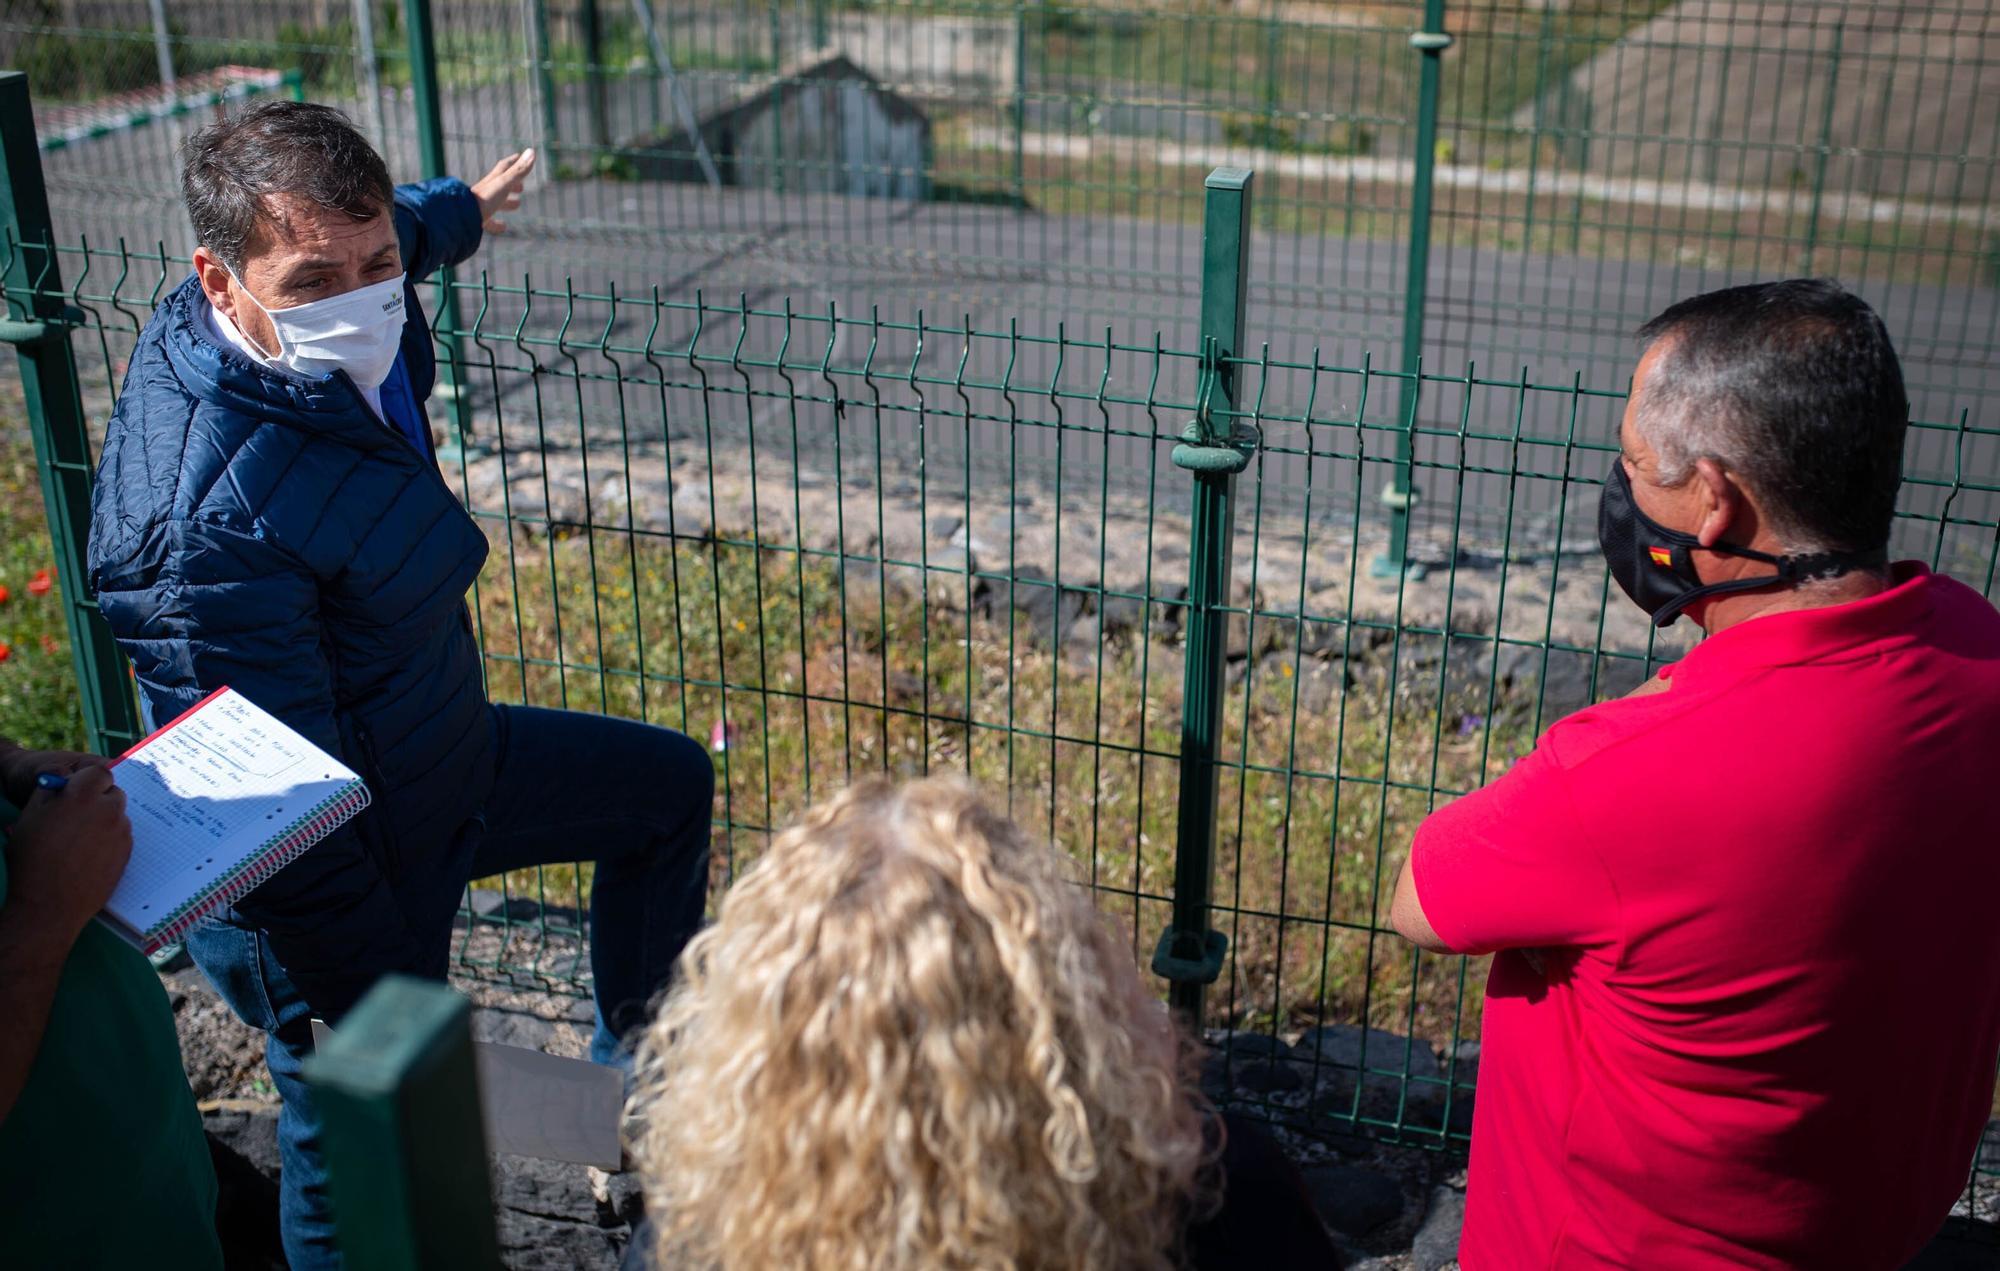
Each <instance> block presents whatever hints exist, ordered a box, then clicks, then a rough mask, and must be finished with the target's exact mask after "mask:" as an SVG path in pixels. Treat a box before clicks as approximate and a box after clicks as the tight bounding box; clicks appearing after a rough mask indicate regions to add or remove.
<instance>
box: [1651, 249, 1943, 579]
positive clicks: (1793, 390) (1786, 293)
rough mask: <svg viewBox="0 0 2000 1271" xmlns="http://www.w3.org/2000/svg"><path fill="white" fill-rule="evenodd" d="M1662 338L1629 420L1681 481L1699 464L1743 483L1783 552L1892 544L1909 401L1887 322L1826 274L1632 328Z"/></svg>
mask: <svg viewBox="0 0 2000 1271" xmlns="http://www.w3.org/2000/svg"><path fill="white" fill-rule="evenodd" d="M1639 338H1640V339H1641V340H1642V341H1644V342H1645V343H1646V344H1648V345H1651V344H1653V343H1655V342H1657V341H1662V340H1664V341H1666V344H1665V346H1664V347H1663V348H1662V349H1661V350H1660V357H1659V361H1657V362H1655V363H1654V365H1653V369H1652V373H1651V374H1650V375H1648V376H1647V381H1646V389H1645V397H1644V399H1643V400H1641V401H1640V402H1638V403H1636V406H1637V414H1636V416H1635V422H1637V423H1638V424H1639V426H1640V427H1641V428H1642V429H1644V431H1645V433H1646V438H1647V440H1648V442H1649V443H1650V444H1651V445H1652V446H1653V447H1654V448H1655V449H1656V450H1658V451H1659V452H1660V455H1661V467H1662V478H1661V479H1662V480H1664V481H1666V482H1667V483H1668V484H1677V483H1678V482H1679V481H1680V480H1683V479H1685V476H1686V472H1687V470H1689V469H1691V468H1692V467H1693V465H1694V462H1695V461H1696V460H1697V459H1701V458H1703V457H1709V458H1714V459H1715V460H1717V461H1718V462H1720V463H1722V464H1723V465H1724V466H1725V467H1727V468H1730V469H1731V470H1733V471H1735V472H1737V473H1740V474H1741V475H1742V476H1744V477H1745V478H1746V479H1747V481H1748V483H1749V484H1750V486H1751V488H1753V489H1754V490H1755V491H1756V493H1757V496H1758V499H1759V500H1760V503H1761V504H1762V506H1763V508H1764V510H1765V512H1766V513H1767V514H1768V515H1769V516H1770V518H1771V520H1772V522H1773V527H1772V528H1773V529H1774V530H1775V531H1776V532H1777V533H1778V534H1779V536H1780V537H1781V538H1786V539H1789V540H1791V541H1790V542H1788V543H1787V547H1788V548H1789V549H1790V550H1793V551H1848V552H1853V551H1866V550H1868V549H1871V548H1875V547H1880V546H1882V545H1883V544H1885V543H1887V542H1888V541H1889V529H1890V523H1891V521H1892V520H1893V519H1894V517H1895V513H1896V490H1897V487H1898V486H1900V485H1901V484H1902V480H1903V434H1904V432H1905V431H1906V430H1907V429H1908V427H1909V422H1910V399H1909V397H1908V395H1907V394H1906V393H1905V392H1904V389H1903V368H1902V365H1901V364H1900V363H1899V362H1898V361H1897V360H1896V349H1895V346H1894V345H1892V344H1891V343H1890V342H1889V331H1888V328H1886V327H1884V326H1883V325H1882V320H1881V319H1880V318H1878V317H1876V316H1875V311H1874V310H1873V309H1870V308H1869V307H1868V305H1867V302H1865V301H1863V300H1862V299H1861V297H1859V296H1857V295H1855V294H1854V293H1852V292H1850V291H1848V290H1847V289H1846V288H1844V287H1842V286H1841V285H1840V284H1839V283H1836V282H1833V281H1831V280H1829V279H1824V278H1794V279H1790V280H1787V281H1785V282H1764V283H1753V284H1751V285H1749V286H1745V287H1727V288H1724V289H1723V290H1721V291H1711V292H1709V293H1707V294H1706V295H1701V296H1696V297H1694V298H1693V299H1690V300H1683V301H1681V302H1680V303H1679V304H1677V305H1674V306H1673V307H1672V308H1670V309H1668V310H1667V311H1666V312H1665V313H1662V314H1661V315H1660V316H1659V317H1657V318H1654V319H1653V320H1652V321H1651V322H1648V323H1647V324H1646V325H1645V326H1643V327H1640V328H1639Z"/></svg>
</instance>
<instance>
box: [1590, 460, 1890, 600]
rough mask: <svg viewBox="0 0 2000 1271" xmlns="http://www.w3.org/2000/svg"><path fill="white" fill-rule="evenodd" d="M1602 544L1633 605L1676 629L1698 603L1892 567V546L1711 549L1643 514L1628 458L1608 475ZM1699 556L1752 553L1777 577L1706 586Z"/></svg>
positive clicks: (1601, 511)
mask: <svg viewBox="0 0 2000 1271" xmlns="http://www.w3.org/2000/svg"><path fill="white" fill-rule="evenodd" d="M1597 541H1598V542H1599V543H1600V544H1602V545H1603V547H1604V559H1605V560H1606V561H1608V562H1610V565H1611V576H1612V577H1613V578H1615V579H1617V580H1618V585H1619V587H1621V588H1623V589H1624V592H1625V594H1626V595H1627V596H1630V597H1631V598H1632V603H1633V604H1635V605H1637V606H1639V607H1640V608H1641V609H1644V610H1645V611H1646V612H1647V613H1650V614H1652V615H1653V622H1654V624H1655V625H1656V626H1662V627H1665V626H1671V625H1672V624H1673V621H1674V619H1676V618H1678V617H1680V616H1681V610H1683V609H1685V608H1687V607H1688V606H1689V605H1691V604H1693V603H1694V602H1695V601H1697V600H1701V599H1704V598H1706V597H1709V596H1720V595H1725V594H1727V593H1730V592H1737V591H1759V590H1761V589H1763V588H1765V587H1777V586H1781V585H1782V586H1787V587H1789V586H1793V585H1795V584H1797V583H1800V582H1804V581H1805V580H1807V579H1809V578H1832V577H1834V576H1836V575H1839V574H1844V573H1847V572H1848V571H1850V570H1855V569H1880V568H1881V567H1882V566H1884V565H1886V564H1888V561H1889V550H1888V548H1887V547H1886V546H1884V547H1877V548H1873V549H1871V550H1869V551H1864V552H1821V553H1818V554H1815V555H1809V556H1773V555H1771V554H1770V553H1768V552H1759V551H1753V550H1752V549H1750V548H1748V547H1738V546H1736V545H1735V544H1733V543H1717V544H1716V545H1715V546H1713V547H1709V548H1704V547H1702V545H1701V540H1700V539H1698V538H1696V537H1695V536H1694V535H1692V534H1684V533H1682V532H1681V531H1679V530H1670V529H1668V528H1667V527H1666V526H1664V525H1662V524H1660V523H1659V522H1658V521H1655V520H1653V519H1652V518H1651V517H1649V516H1647V515H1646V514H1645V513H1644V512H1641V511H1640V510H1639V504H1638V503H1637V501H1635V500H1634V499H1633V498H1632V479H1631V478H1630V477H1628V476H1626V475H1625V464H1624V462H1623V461H1622V460H1619V459H1613V460H1612V461H1611V474H1610V475H1609V476H1607V477H1605V478H1604V497H1603V501H1602V502H1600V503H1599V504H1598V505H1597ZM1696 551H1710V552H1718V553H1720V554H1722V555H1725V556H1744V557H1748V558H1749V559H1751V560H1761V561H1764V562H1766V563H1768V564H1771V565H1774V566H1776V567H1777V571H1778V572H1777V573H1775V574H1761V575H1758V576H1756V577H1753V578H1738V579H1736V580H1734V581H1733V582H1717V583H1704V582H1703V581H1702V580H1701V575H1700V574H1698V573H1696V572H1695V568H1694V553H1695V552H1696Z"/></svg>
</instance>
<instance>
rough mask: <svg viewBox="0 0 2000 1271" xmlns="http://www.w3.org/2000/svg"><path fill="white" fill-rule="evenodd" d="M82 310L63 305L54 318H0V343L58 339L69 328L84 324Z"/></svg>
mask: <svg viewBox="0 0 2000 1271" xmlns="http://www.w3.org/2000/svg"><path fill="white" fill-rule="evenodd" d="M84 321H85V315H84V312H83V310H81V309H78V308H77V307H76V306H74V305H64V306H63V311H62V316H61V317H56V318H0V344H18V345H30V344H44V343H46V342H48V341H50V340H60V339H62V338H63V337H64V336H66V335H68V334H69V332H70V328H72V327H79V326H82V325H83V324H84Z"/></svg>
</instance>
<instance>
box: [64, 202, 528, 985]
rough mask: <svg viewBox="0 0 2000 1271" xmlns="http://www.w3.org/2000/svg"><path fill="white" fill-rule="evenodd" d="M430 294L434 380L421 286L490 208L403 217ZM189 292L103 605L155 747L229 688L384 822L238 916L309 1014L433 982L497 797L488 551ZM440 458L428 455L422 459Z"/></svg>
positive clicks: (453, 514) (150, 366)
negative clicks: (488, 686) (299, 738)
mask: <svg viewBox="0 0 2000 1271" xmlns="http://www.w3.org/2000/svg"><path fill="white" fill-rule="evenodd" d="M395 220H396V230H397V234H398V237H399V238H400V239H401V241H402V249H403V261H404V264H405V266H406V267H407V269H408V276H409V278H410V279H411V282H412V285H411V286H410V287H409V289H408V294H407V295H406V300H407V301H408V306H407V312H408V313H409V315H410V317H409V319H408V320H407V323H406V325H405V327H404V330H403V344H402V354H401V356H402V358H403V361H404V365H405V368H406V370H407V371H408V374H409V377H410V384H411V388H412V390H413V392H414V395H415V397H416V400H417V401H418V402H422V401H423V400H424V399H425V398H427V397H428V396H429V395H430V391H431V387H432V382H433V379H434V375H435V365H434V362H433V355H432V351H431V343H430V332H429V328H428V326H427V324H426V322H425V320H424V316H423V312H422V310H421V309H420V308H419V307H418V303H417V296H416V291H415V287H414V282H415V281H416V280H419V279H422V278H425V277H427V276H428V275H430V274H431V273H433V272H434V271H436V270H437V269H438V268H439V267H440V266H444V265H452V264H457V263H458V262H460V261H462V260H464V259H465V258H466V257H468V256H470V255H471V254H472V253H473V251H474V250H476V249H477V248H478V246H479V241H480V232H481V231H480V217H479V205H478V201H477V199H475V198H474V197H473V195H472V192H471V191H470V190H469V189H468V188H467V187H466V186H465V184H464V183H463V182H461V181H458V180H456V179H442V180H437V181H430V182H425V183H423V184H421V185H414V186H404V187H401V188H399V189H398V190H397V191H396V208H395ZM207 308H208V302H207V299H206V298H205V297H204V296H203V295H202V291H201V288H200V285H199V284H198V283H197V282H196V280H195V279H193V278H189V279H188V281H187V283H186V284H184V285H183V286H181V287H179V288H177V289H176V290H175V291H173V292H172V293H171V294H170V295H168V297H167V298H166V300H165V301H164V302H162V303H161V305H160V306H159V308H158V309H157V310H156V311H155V312H154V314H153V317H152V320H151V321H150V322H149V323H148V324H147V325H146V329H145V331H144V332H143V333H142V334H141V335H140V337H139V342H138V345H137V347H136V348H135V349H134V351H133V354H132V361H131V366H130V368H129V369H128V370H127V372H126V375H125V387H124V391H123V394H122V395H121V396H120V398H119V401H118V408H117V410H116V411H114V412H113V414H112V417H111V422H110V425H109V428H108V430H107V432H106V436H105V442H104V455H103V459H102V461H101V462H100V463H99V465H98V472H97V489H96V494H95V499H94V506H93V517H92V522H91V532H90V585H91V588H92V590H93V591H95V592H96V594H97V598H98V601H99V603H100V604H101V605H102V606H103V609H104V616H105V617H106V619H108V620H109V622H110V624H111V629H112V631H113V633H115V634H116V635H117V637H118V641H119V643H120V644H121V645H122V646H123V647H124V649H125V652H126V654H127V655H128V656H129V657H130V658H131V659H132V665H133V667H134V668H135V669H136V670H137V673H138V677H139V686H140V689H141V690H142V692H143V693H144V697H145V702H146V705H147V707H148V708H149V710H150V713H151V716H152V718H153V720H154V721H156V722H158V723H164V722H166V721H167V720H170V719H172V718H173V717H174V716H175V715H177V714H179V713H180V712H181V711H183V710H185V709H186V708H187V707H188V706H190V705H192V704H193V703H194V702H196V701H198V700H200V698H201V697H202V696H203V695H204V694H206V693H208V692H210V691H212V690H214V689H217V688H220V687H222V686H223V685H228V686H230V687H232V688H234V689H236V690H237V691H238V692H240V693H242V694H243V695H244V696H246V697H248V698H249V699H250V700H251V701H253V702H256V703H257V704H258V705H260V706H262V707H263V708H264V709H266V710H268V711H270V712H271V713H273V714H274V715H276V716H278V718H280V719H282V720H284V721H285V722H286V723H287V724H289V725H291V726H292V727H293V728H295V729H297V730H298V731H299V732H301V733H303V734H305V735H306V736H307V737H309V738H311V739H312V740H313V741H314V742H316V743H318V744H319V745H320V746H322V747H324V748H326V749H327V750H328V751H330V752H331V753H333V754H336V755H338V756H340V757H341V758H342V759H343V760H344V761H345V762H346V763H347V764H348V765H349V766H350V767H352V768H354V769H355V770H356V771H358V772H360V773H362V774H363V776H364V777H365V778H366V779H367V781H368V785H369V788H370V790H371V791H372V792H373V794H374V805H373V806H372V807H371V808H369V810H368V811H366V812H364V813H363V814H362V815H361V816H360V817H358V818H356V819H355V821H354V822H352V823H351V824H350V825H349V826H348V827H347V828H346V829H343V830H342V831H340V832H339V833H337V834H335V835H334V836H333V837H331V838H329V839H327V840H325V841H324V842H322V843H320V844H319V845H318V846H316V847H314V848H312V849H311V850H310V851H308V852H307V853H306V854H305V855H304V856H302V857H300V858H299V859H298V860H297V861H295V862H294V863H293V864H291V865H290V866H288V867H287V868H285V869H283V870H281V871H279V873H278V874H277V875H276V876H275V877H273V878H272V879H271V880H270V881H269V882H267V883H265V884H264V885H263V886H262V887H260V888H258V889H257V891H255V892H254V893H252V894H251V895H250V896H249V897H247V898H245V899H244V900H243V901H242V902H241V903H240V904H239V905H238V906H237V909H236V912H235V913H233V914H232V915H230V916H229V920H230V921H234V922H237V923H239V924H241V925H244V926H248V927H254V928H258V929H260V930H262V931H263V932H264V933H265V935H266V938H267V940H268V947H269V952H270V953H271V954H274V955H275V956H276V958H277V960H278V961H279V963H281V964H282V966H283V968H284V970H285V972H286V973H287V974H288V975H289V976H290V978H291V980H292V982H293V983H294V984H295V985H296V986H297V987H298V989H299V990H300V992H301V994H302V995H303V996H304V997H305V999H306V1001H307V1002H308V1003H310V1004H311V1005H312V1007H313V1011H314V1014H317V1015H320V1016H322V1017H324V1018H327V1019H338V1018H339V1017H340V1016H341V1015H342V1014H344V1013H345V1012H346V1011H347V1009H348V1008H349V1007H351V1006H352V1005H353V1004H354V1002H355V1001H356V1000H357V999H358V998H359V997H360V995H361V994H362V993H364V992H366V991H367V989H368V987H369V985H371V984H372V983H374V981H375V980H376V979H377V978H378V977H379V976H381V975H382V974H383V973H385V972H389V971H405V972H409V973H412V974H423V973H429V974H436V973H437V972H438V971H439V970H440V969H441V968H440V965H439V964H440V962H441V960H442V959H441V953H442V950H443V949H444V948H445V947H446V945H447V942H448V940H449V927H450V915H451V911H452V908H453V907H454V906H455V905H456V903H457V898H458V895H459V890H460V888H462V887H463V885H464V881H465V877H464V873H463V872H462V871H463V869H464V868H465V865H466V863H467V859H468V857H469V853H470V851H471V847H472V844H473V843H474V842H475V841H476V834H477V831H478V828H479V824H480V822H479V819H478V818H479V812H480V809H481V808H482V807H483V806H484V804H485V801H486V797H487V794H488V792H489V791H490V789H491V787H492V782H493V763H494V745H495V737H494V727H493V720H492V711H491V710H490V708H489V707H488V705H487V702H486V695H485V689H484V685H483V682H482V678H481V671H480V655H479V649H478V647H477V645H476V643H475V641H474V639H473V634H472V625H471V620H470V617H469V616H468V613H467V610H466V604H465V595H466V591H467V589H468V588H469V587H470V586H471V585H472V582H473V580H474V579H475V578H476V577H477V576H478V574H479V570H480V567H481V565H482V564H483V563H484V562H485V559H486V539H485V536H484V535H483V534H482V533H481V532H480V531H479V528H478V527H477V526H476V525H474V524H473V522H472V519H471V518H470V517H469V516H467V515H466V513H465V510H464V508H463V507H462V506H461V504H460V503H459V500H458V499H457V498H456V497H455V496H454V495H453V494H452V492H451V490H450V489H449V488H448V487H447V486H446V485H445V482H444V480H443V478H442V477H441V475H440V474H439V472H438V468H437V463H436V459H435V456H434V455H433V454H432V453H430V452H429V447H428V445H426V447H425V449H424V451H423V452H420V451H419V449H418V448H417V447H416V446H415V445H413V444H412V443H411V442H410V440H408V439H407V438H405V437H404V436H403V435H401V434H400V433H399V432H397V431H396V430H395V429H394V428H392V427H390V426H387V425H385V424H384V423H383V422H382V421H381V420H380V419H378V418H377V417H376V416H375V415H374V413H373V412H372V411H370V410H369V408H368V406H367V404H366V403H365V402H364V401H363V400H362V398H361V396H360V393H359V392H358V391H357V390H356V388H355V387H354V384H353V382H352V381H351V380H349V379H348V378H347V376H346V374H345V373H336V374H333V375H329V376H326V377H324V378H318V379H313V378H307V377H304V376H299V375H295V374H292V373H290V372H288V371H284V370H276V369H268V368H264V367H260V366H257V365H255V364H253V363H252V362H250V361H249V360H248V359H247V358H245V357H243V356H242V355H241V354H240V353H238V352H237V351H236V350H234V349H231V348H225V347H223V346H221V345H219V344H217V343H216V342H215V340H214V339H213V338H212V337H211V336H210V334H209V328H208V326H207V324H206V322H205V320H204V315H205V313H206V310H207ZM427 441H428V436H427V434H426V442H427Z"/></svg>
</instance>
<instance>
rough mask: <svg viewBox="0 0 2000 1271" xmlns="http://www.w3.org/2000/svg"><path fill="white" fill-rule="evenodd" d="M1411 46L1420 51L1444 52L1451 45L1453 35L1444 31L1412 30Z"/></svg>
mask: <svg viewBox="0 0 2000 1271" xmlns="http://www.w3.org/2000/svg"><path fill="white" fill-rule="evenodd" d="M1410 47H1411V48H1413V49H1415V50H1417V51H1418V52H1419V53H1442V52H1444V51H1445V50H1446V49H1448V48H1450V47H1451V37H1450V36H1449V35H1447V34H1445V33H1444V32H1443V31H1412V32H1411V33H1410Z"/></svg>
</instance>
